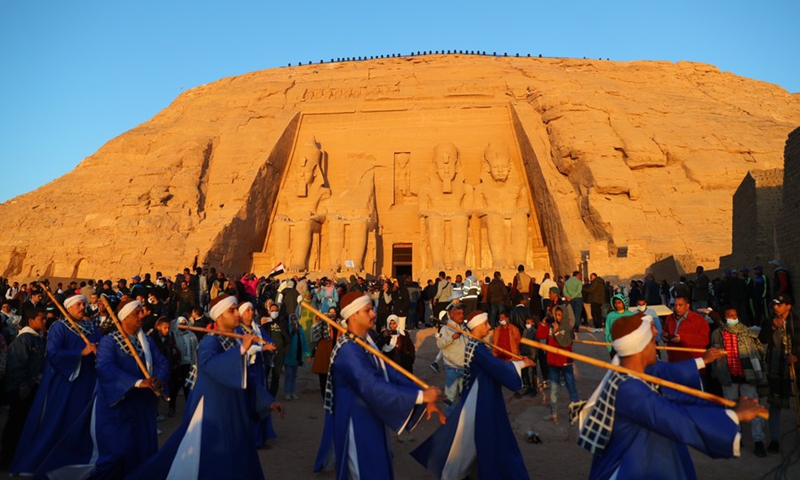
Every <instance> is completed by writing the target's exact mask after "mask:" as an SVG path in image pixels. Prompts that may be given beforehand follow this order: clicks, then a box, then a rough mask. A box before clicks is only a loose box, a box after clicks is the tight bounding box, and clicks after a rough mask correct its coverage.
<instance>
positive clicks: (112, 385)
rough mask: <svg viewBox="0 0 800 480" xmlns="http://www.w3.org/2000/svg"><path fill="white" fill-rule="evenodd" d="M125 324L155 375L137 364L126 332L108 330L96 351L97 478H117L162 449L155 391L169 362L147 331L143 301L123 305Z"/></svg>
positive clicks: (161, 388)
mask: <svg viewBox="0 0 800 480" xmlns="http://www.w3.org/2000/svg"><path fill="white" fill-rule="evenodd" d="M118 315H119V317H120V321H121V323H122V329H123V330H124V331H125V334H126V335H127V336H128V339H129V340H130V341H131V344H132V345H133V347H134V349H135V350H136V354H137V355H138V356H139V358H140V359H141V361H142V362H143V363H144V364H145V367H146V368H147V370H148V374H149V375H150V376H151V378H150V379H145V375H144V373H143V372H142V370H141V369H140V367H139V365H138V364H137V363H136V359H135V358H134V357H133V354H132V353H131V351H130V349H129V347H128V345H127V344H126V343H125V340H124V338H123V337H122V335H123V333H122V332H119V331H117V332H114V333H112V334H110V335H106V336H105V337H103V339H102V340H101V341H100V346H99V347H98V351H97V400H96V404H95V418H96V420H95V424H96V427H97V443H98V451H99V453H100V456H99V458H98V460H97V468H96V470H95V471H94V473H93V474H92V478H94V479H104V478H108V479H118V478H122V477H123V476H124V475H125V474H126V473H129V472H131V471H132V470H133V469H135V468H136V467H138V466H139V465H140V464H141V463H142V462H144V461H145V460H146V459H148V458H149V457H150V456H152V455H153V454H154V453H156V451H157V450H158V432H157V428H156V416H157V415H158V412H157V404H156V396H155V395H156V393H155V392H162V395H163V396H164V397H168V396H169V394H168V392H166V391H164V389H165V385H167V380H168V379H169V364H168V362H167V359H166V358H164V356H163V355H161V352H159V350H158V347H157V346H156V344H155V342H154V341H153V339H152V338H150V337H149V336H148V335H145V334H144V332H143V331H142V319H143V317H144V314H143V312H142V306H141V303H139V302H138V301H136V300H131V301H129V302H122V303H120V305H119V307H118Z"/></svg>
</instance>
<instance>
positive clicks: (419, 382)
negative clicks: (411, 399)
mask: <svg viewBox="0 0 800 480" xmlns="http://www.w3.org/2000/svg"><path fill="white" fill-rule="evenodd" d="M302 305H303V307H304V308H306V310H309V311H311V313H313V314H314V315H316V316H317V317H319V318H321V319H322V320H324V321H325V322H327V323H328V325H331V326H332V327H333V328H335V329H336V330H339V331H340V332H341V333H343V334H345V335H347V336H348V337H350V340H353V341H354V342H356V343H357V344H359V345H360V346H361V347H363V348H364V349H365V350H367V351H368V352H369V353H371V354H373V355H375V356H376V357H378V358H380V359H381V360H383V361H384V362H386V363H388V364H389V365H391V366H392V367H394V369H395V370H397V371H398V372H400V373H401V374H403V375H404V376H405V377H406V378H408V379H409V380H411V381H412V382H414V383H416V384H417V385H419V386H420V387H422V388H429V387H430V385H428V384H427V383H425V382H424V381H422V379H420V378H419V377H417V376H416V375H414V374H413V373H411V372H409V371H408V370H406V369H405V368H403V367H401V366H400V365H399V364H398V363H396V362H395V361H394V360H392V359H391V358H389V357H387V356H386V355H384V354H383V353H381V352H380V351H379V350H377V349H376V348H374V347H373V346H372V345H370V344H369V343H367V342H365V341H364V340H362V339H361V337H359V336H358V335H356V334H354V333H352V332H350V331H348V330H347V329H346V328H344V327H343V326H341V325H339V324H338V323H337V322H335V321H333V320H331V319H330V318H328V316H327V315H325V314H324V313H322V312H320V311H319V310H317V309H316V308H314V307H312V306H311V304H309V303H308V302H302Z"/></svg>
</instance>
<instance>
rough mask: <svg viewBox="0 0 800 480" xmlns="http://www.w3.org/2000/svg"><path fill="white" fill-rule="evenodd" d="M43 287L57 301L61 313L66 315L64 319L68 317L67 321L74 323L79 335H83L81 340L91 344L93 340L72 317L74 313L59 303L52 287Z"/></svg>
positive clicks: (51, 299) (53, 300) (52, 299)
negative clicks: (70, 312) (51, 289)
mask: <svg viewBox="0 0 800 480" xmlns="http://www.w3.org/2000/svg"><path fill="white" fill-rule="evenodd" d="M42 288H43V289H44V292H45V293H46V294H47V296H48V297H50V301H52V302H53V303H55V304H56V307H58V310H59V311H61V315H64V319H66V321H68V322H69V323H70V325H72V327H73V328H74V329H75V331H76V332H78V335H80V336H81V340H83V341H84V342H86V345H90V344H91V343H92V342H90V341H89V339H88V338H86V335H84V334H83V332H82V331H81V327H80V325H78V322H76V321H75V319H73V318H72V315H70V314H69V312H67V310H66V309H65V308H64V306H63V305H61V303H59V301H58V300H56V297H54V296H53V292H51V291H50V289H49V288H47V287H46V286H45V287H42Z"/></svg>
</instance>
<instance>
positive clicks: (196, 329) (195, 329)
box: [178, 324, 267, 344]
mask: <svg viewBox="0 0 800 480" xmlns="http://www.w3.org/2000/svg"><path fill="white" fill-rule="evenodd" d="M242 326H244V324H242ZM178 328H179V329H181V330H191V331H193V332H201V333H207V334H211V335H219V336H220V337H230V338H239V339H242V338H244V337H245V336H244V335H242V334H241V333H236V332H221V331H219V330H212V329H210V328H201V327H193V326H191V325H178ZM245 331H247V330H245ZM250 331H251V332H252V330H250ZM253 341H254V342H258V343H262V344H265V343H267V341H266V340H264V339H263V338H261V337H258V336H256V338H254V339H253Z"/></svg>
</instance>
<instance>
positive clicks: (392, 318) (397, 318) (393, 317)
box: [386, 313, 400, 327]
mask: <svg viewBox="0 0 800 480" xmlns="http://www.w3.org/2000/svg"><path fill="white" fill-rule="evenodd" d="M392 320H394V323H400V322H399V321H398V320H400V317H398V316H397V315H395V314H394V313H393V314H391V315H389V316H388V317H386V326H387V327H388V326H389V322H391V321H392Z"/></svg>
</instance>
